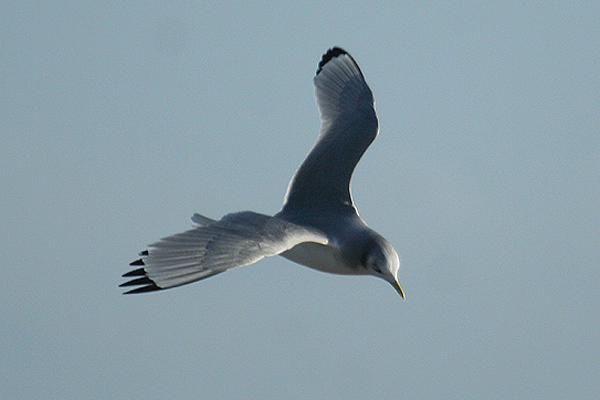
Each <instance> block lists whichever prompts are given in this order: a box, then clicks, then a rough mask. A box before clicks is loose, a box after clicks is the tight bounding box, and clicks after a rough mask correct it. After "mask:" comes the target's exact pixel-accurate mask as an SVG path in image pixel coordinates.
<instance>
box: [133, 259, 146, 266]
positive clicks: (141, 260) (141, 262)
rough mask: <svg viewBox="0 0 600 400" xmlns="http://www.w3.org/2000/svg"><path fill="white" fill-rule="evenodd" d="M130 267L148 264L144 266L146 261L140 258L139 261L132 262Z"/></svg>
mask: <svg viewBox="0 0 600 400" xmlns="http://www.w3.org/2000/svg"><path fill="white" fill-rule="evenodd" d="M129 265H133V266H136V265H146V264H144V260H143V259H141V258H140V259H139V260H135V261H133V262H130V263H129Z"/></svg>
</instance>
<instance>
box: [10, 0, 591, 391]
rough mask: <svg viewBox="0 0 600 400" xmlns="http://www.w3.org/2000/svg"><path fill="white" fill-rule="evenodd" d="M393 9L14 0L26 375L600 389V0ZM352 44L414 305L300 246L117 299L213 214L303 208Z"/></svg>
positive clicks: (13, 191)
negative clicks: (317, 88)
mask: <svg viewBox="0 0 600 400" xmlns="http://www.w3.org/2000/svg"><path fill="white" fill-rule="evenodd" d="M388 3H389V4H388V5H385V4H379V3H373V2H364V1H357V2H346V1H344V2H342V1H340V2H328V1H317V2H312V1H309V2H289V3H288V2H279V1H278V2H275V1H273V2H261V1H254V2H239V1H238V2H227V1H225V2H218V3H216V4H208V2H199V1H193V2H192V1H190V2H166V1H148V2H117V1H104V2H69V1H64V2H56V1H48V2H39V1H29V2H25V1H3V2H2V3H1V5H0V23H1V34H0V59H1V61H0V71H1V76H0V112H1V118H0V134H1V146H0V191H1V197H0V199H1V201H0V226H1V229H2V240H1V241H0V268H1V271H2V275H1V276H2V279H1V289H0V318H1V319H0V321H1V322H0V334H1V337H2V339H1V340H0V393H2V397H4V398H7V399H33V398H40V399H41V398H47V399H50V398H56V399H59V398H60V399H109V398H111V399H118V398H133V399H142V398H143V399H167V398H172V399H192V398H194V399H195V398H200V399H217V398H222V399H269V398H277V399H281V398H297V399H302V398H303V399H349V398H353V399H373V398H381V399H392V398H407V399H409V398H410V399H465V398H482V399H565V398H581V399H591V398H597V397H599V396H600V380H598V375H599V371H600V350H599V347H600V346H599V344H598V343H599V332H600V323H599V318H598V315H600V296H599V287H600V269H599V261H600V207H599V205H600V158H599V154H600V23H598V21H599V20H598V16H599V15H600V6H599V4H600V3H598V2H597V1H589V2H567V1H549V2H537V1H533V2H516V1H496V2H491V1H490V2H479V1H452V2H445V1H406V2H401V3H400V2H388ZM334 45H338V46H341V47H343V48H345V49H346V50H347V51H348V52H350V53H351V54H352V55H353V56H354V58H355V59H356V60H357V61H358V63H359V65H360V67H361V68H362V70H363V72H364V74H365V76H366V78H367V81H368V82H369V84H370V86H371V87H372V89H373V92H374V94H375V99H376V102H377V110H378V113H379V118H380V122H381V132H380V136H379V138H378V139H377V140H376V141H375V142H374V143H373V145H372V146H371V147H370V149H369V150H368V151H367V153H366V154H365V156H364V157H363V160H362V161H361V163H360V164H359V166H358V168H357V170H356V174H355V176H354V180H353V194H354V200H355V203H356V205H357V206H358V208H359V210H360V212H361V216H362V217H363V218H364V219H365V220H366V221H367V222H368V223H369V224H370V226H372V227H373V228H375V229H376V230H377V231H379V232H380V233H381V234H383V235H384V236H385V237H387V238H388V239H389V241H390V242H391V243H392V244H393V245H394V247H395V248H396V249H397V250H398V252H399V253H400V256H401V260H402V266H401V269H400V274H399V278H400V282H401V283H402V285H403V287H404V289H405V291H406V294H407V300H406V302H402V301H401V300H400V298H399V297H398V295H397V294H396V293H395V291H394V290H393V289H392V288H391V287H390V286H389V285H388V284H387V283H385V282H383V281H381V280H378V279H375V278H372V277H344V276H334V275H327V274H322V273H319V272H315V271H312V270H310V269H307V268H304V267H301V266H297V265H295V264H293V263H291V262H289V261H287V260H284V259H283V258H279V257H277V258H272V259H268V260H263V261H261V262H260V263H258V264H256V265H253V266H248V267H244V268H240V269H237V270H233V271H230V272H227V273H225V274H222V275H219V276H217V277H214V278H211V279H208V280H205V281H203V282H198V283H195V284H193V285H189V286H186V287H181V288H177V289H174V290H169V291H164V292H161V293H154V294H147V295H139V296H123V295H121V293H122V290H120V289H119V288H118V287H117V285H118V284H120V283H121V282H123V280H122V279H121V278H120V275H121V274H122V273H124V272H126V271H127V270H128V265H127V264H128V263H129V262H130V261H132V260H134V259H135V256H136V254H137V252H139V251H141V250H143V249H144V248H145V246H146V245H147V244H149V243H152V242H154V241H155V240H157V239H159V238H160V237H163V236H167V235H170V234H173V233H177V232H180V231H183V230H186V229H188V228H189V227H190V220H189V217H190V216H191V215H192V214H193V213H194V212H200V213H202V214H205V215H207V216H210V217H213V218H219V217H220V216H222V215H224V214H226V213H229V212H233V211H241V210H253V211H257V212H263V213H270V214H272V213H275V212H277V211H278V210H279V207H280V205H281V202H282V200H283V195H284V192H285V188H286V185H287V182H288V180H289V179H290V177H291V176H292V174H293V173H294V171H295V169H296V168H297V166H298V165H299V164H300V162H301V161H302V160H303V158H304V156H305V155H306V153H307V152H308V151H309V149H310V147H311V146H312V144H313V143H314V141H315V139H316V136H317V131H318V128H319V117H318V114H317V110H316V107H315V102H314V94H313V86H312V77H313V74H314V72H315V70H316V66H317V63H318V61H319V59H320V57H321V55H322V54H323V53H324V52H325V51H326V50H327V49H328V48H329V47H331V46H334Z"/></svg>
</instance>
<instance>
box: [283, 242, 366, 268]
mask: <svg viewBox="0 0 600 400" xmlns="http://www.w3.org/2000/svg"><path fill="white" fill-rule="evenodd" d="M279 255H280V256H282V257H285V258H287V259H288V260H291V261H294V262H296V263H298V264H301V265H304V266H306V267H309V268H313V269H316V270H319V271H323V272H329V273H330V274H345V275H347V274H351V275H362V274H361V272H360V270H359V269H358V268H353V267H352V266H350V265H348V264H347V263H345V262H344V260H343V258H342V256H341V254H340V251H339V249H337V248H335V247H332V246H327V245H323V244H319V243H313V242H305V243H300V244H298V245H296V246H294V247H293V248H291V249H290V250H287V251H284V252H283V253H281V254H279Z"/></svg>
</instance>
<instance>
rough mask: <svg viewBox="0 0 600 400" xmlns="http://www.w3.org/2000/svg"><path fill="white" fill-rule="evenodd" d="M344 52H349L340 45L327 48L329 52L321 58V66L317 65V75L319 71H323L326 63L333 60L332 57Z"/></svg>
mask: <svg viewBox="0 0 600 400" xmlns="http://www.w3.org/2000/svg"><path fill="white" fill-rule="evenodd" d="M342 54H348V53H347V52H346V51H345V50H344V49H341V48H339V47H332V48H331V49H329V50H327V53H325V54H323V58H321V61H320V62H319V66H318V67H317V75H319V72H321V70H322V69H323V67H324V66H325V64H327V63H328V62H329V61H331V59H333V58H335V57H338V56H340V55H342Z"/></svg>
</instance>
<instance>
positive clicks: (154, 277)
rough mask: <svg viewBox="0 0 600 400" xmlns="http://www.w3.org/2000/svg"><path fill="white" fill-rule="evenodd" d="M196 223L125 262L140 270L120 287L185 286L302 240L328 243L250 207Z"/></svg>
mask: <svg viewBox="0 0 600 400" xmlns="http://www.w3.org/2000/svg"><path fill="white" fill-rule="evenodd" d="M203 218H205V217H203ZM198 221H201V222H203V224H202V225H200V224H198V227H197V228H195V229H192V230H189V231H186V232H183V233H178V234H176V235H172V236H169V237H166V238H164V239H161V240H160V241H158V242H157V243H154V244H152V245H150V246H149V248H148V250H146V251H143V252H142V253H140V255H141V256H142V257H141V258H140V259H138V260H136V261H134V262H132V263H131V264H130V265H132V266H136V267H139V266H142V268H136V269H135V270H133V271H130V272H128V273H126V274H124V275H123V276H124V277H132V278H134V279H132V280H130V281H127V282H125V283H123V284H122V285H121V286H123V287H125V286H127V287H128V286H140V287H137V288H135V289H133V290H130V291H129V292H126V293H141V292H148V291H153V290H160V289H167V288H171V287H175V286H181V285H185V284H187V283H191V282H195V281H198V280H201V279H205V278H208V277H209V276H213V275H216V274H219V273H221V272H224V271H226V270H228V269H231V268H235V267H241V266H244V265H248V264H252V263H254V262H256V261H258V260H260V259H262V258H264V257H269V256H274V255H277V254H280V253H282V252H284V251H286V250H289V249H291V248H292V247H294V246H295V245H297V244H299V243H303V242H316V243H321V244H327V238H326V236H325V235H324V234H323V233H322V232H320V231H318V230H316V229H312V228H304V227H301V226H298V225H296V224H293V223H291V222H288V221H284V220H282V219H280V218H276V217H270V216H267V215H263V214H258V213H254V212H250V211H245V212H240V213H234V214H228V215H226V216H225V217H223V218H222V219H221V220H220V221H213V220H209V219H207V218H205V219H198ZM195 222H196V221H195Z"/></svg>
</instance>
